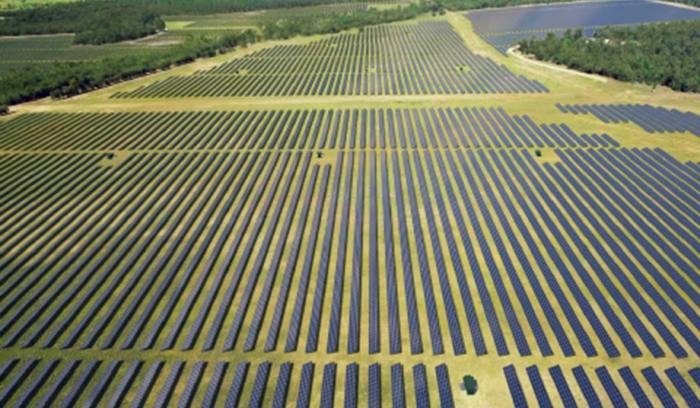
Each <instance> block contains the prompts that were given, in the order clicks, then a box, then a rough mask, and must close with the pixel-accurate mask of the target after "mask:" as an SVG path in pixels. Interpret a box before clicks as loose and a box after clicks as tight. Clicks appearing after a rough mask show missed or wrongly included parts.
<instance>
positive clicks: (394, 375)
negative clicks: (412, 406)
mask: <svg viewBox="0 0 700 408" xmlns="http://www.w3.org/2000/svg"><path fill="white" fill-rule="evenodd" d="M391 401H392V404H391V406H392V407H393V408H403V407H405V406H406V395H405V388H404V380H403V365H402V364H394V365H392V366H391Z"/></svg>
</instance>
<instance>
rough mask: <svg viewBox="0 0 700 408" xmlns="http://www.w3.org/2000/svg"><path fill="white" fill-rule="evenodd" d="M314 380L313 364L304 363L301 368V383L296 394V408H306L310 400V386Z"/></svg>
mask: <svg viewBox="0 0 700 408" xmlns="http://www.w3.org/2000/svg"><path fill="white" fill-rule="evenodd" d="M313 380H314V363H306V364H304V365H303V366H302V368H301V382H300V383H299V391H298V392H297V408H306V407H308V406H309V402H310V400H311V384H312V383H313Z"/></svg>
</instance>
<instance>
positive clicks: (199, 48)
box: [0, 30, 257, 110]
mask: <svg viewBox="0 0 700 408" xmlns="http://www.w3.org/2000/svg"><path fill="white" fill-rule="evenodd" d="M256 39H257V34H255V32H253V31H252V30H247V31H244V32H241V33H231V34H225V35H213V36H201V35H200V36H190V37H188V38H187V39H186V40H185V41H184V42H183V43H182V44H180V45H178V46H173V47H172V48H170V49H169V50H168V51H167V52H163V53H151V54H140V53H139V54H134V55H129V56H124V57H109V58H104V59H101V60H95V61H81V62H64V63H55V64H51V65H48V66H38V67H30V68H27V69H22V70H11V71H9V72H8V73H6V74H3V75H2V77H0V110H1V108H2V106H7V105H12V104H17V103H22V102H27V101H31V100H34V99H39V98H44V97H47V96H51V97H53V98H64V97H68V96H73V95H78V94H81V93H83V92H88V91H91V90H94V89H97V88H101V87H105V86H108V85H111V84H114V83H117V82H121V81H124V80H127V79H131V78H134V77H137V76H141V75H145V74H148V73H152V72H155V71H159V70H164V69H168V68H171V67H173V66H176V65H180V64H185V63H188V62H191V61H193V60H195V59H196V58H200V57H212V56H215V55H217V54H219V53H223V52H226V51H228V50H230V49H232V48H234V47H236V46H241V45H246V44H248V43H251V42H254V41H256Z"/></svg>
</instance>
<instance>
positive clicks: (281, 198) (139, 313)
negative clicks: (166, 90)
mask: <svg viewBox="0 0 700 408" xmlns="http://www.w3.org/2000/svg"><path fill="white" fill-rule="evenodd" d="M557 153H558V154H559V156H560V159H561V162H560V163H558V164H555V165H551V164H545V165H544V166H543V165H541V164H539V163H537V162H535V159H534V158H533V157H532V156H530V155H529V154H528V153H526V152H524V151H523V152H517V151H505V150H490V151H477V152H474V151H467V152H466V153H463V152H461V151H457V152H456V153H455V152H452V151H449V150H448V151H445V152H419V151H414V152H406V151H404V152H402V153H398V152H392V153H391V154H388V153H386V152H384V153H382V154H379V155H378V154H377V153H368V152H361V153H354V152H350V153H349V154H340V155H339V156H337V159H336V160H337V161H336V163H335V164H334V166H335V170H334V172H333V177H331V167H329V166H327V165H326V166H323V167H320V166H316V165H314V166H311V165H310V160H311V155H310V154H308V153H307V154H302V153H290V152H286V153H259V152H255V153H240V154H238V153H236V154H230V153H226V154H145V155H134V156H132V157H131V158H129V159H127V160H126V161H125V162H124V164H122V165H121V166H120V167H118V168H117V169H109V170H108V169H106V168H102V167H94V163H95V155H79V156H75V157H73V156H71V155H67V156H61V159H56V158H54V157H52V156H37V157H42V158H46V159H47V160H46V161H44V160H39V161H34V160H33V159H27V160H23V159H20V158H7V161H3V162H1V163H3V164H12V166H9V167H6V169H7V171H6V172H5V173H4V174H6V175H7V177H8V178H7V179H3V180H2V184H0V191H2V192H4V193H6V194H3V195H2V199H1V201H0V206H2V207H1V208H2V209H3V216H2V219H1V220H0V248H1V249H2V250H3V251H4V252H3V253H7V254H8V255H7V256H4V257H3V259H1V260H0V269H2V270H3V273H2V274H0V284H1V286H0V295H2V300H1V301H0V315H2V317H3V320H2V323H1V324H0V329H1V330H2V333H3V344H4V345H5V346H6V347H9V346H18V345H20V346H24V347H30V346H34V345H35V344H41V345H42V347H52V346H53V345H55V344H57V342H58V343H62V344H63V345H64V346H65V347H73V346H75V345H76V344H79V343H80V344H82V346H83V347H92V346H93V345H94V344H96V343H97V342H98V341H99V342H101V346H102V347H104V348H111V347H114V346H116V344H117V343H118V341H121V347H123V348H133V347H135V346H136V344H137V343H140V346H141V347H144V348H153V347H156V345H157V344H158V345H159V346H160V347H162V348H164V349H169V348H173V347H178V342H180V343H179V347H181V348H182V349H185V350H187V349H191V348H193V347H195V345H196V344H197V342H198V340H199V338H200V336H203V338H202V339H201V340H202V344H201V347H202V348H203V349H204V350H210V349H213V348H218V347H222V348H223V349H224V350H231V349H237V348H238V347H242V348H243V350H245V351H250V350H254V349H256V347H257V346H256V345H257V340H258V336H259V334H260V331H261V329H262V328H263V327H267V329H268V331H267V335H266V339H265V345H264V350H265V351H273V350H276V349H277V342H278V337H279V335H280V333H284V334H285V335H286V342H285V346H284V350H285V351H287V352H291V351H295V350H296V349H297V346H298V343H299V337H300V335H301V334H302V332H303V331H305V330H306V331H307V333H308V335H307V336H306V345H305V349H306V351H307V352H315V351H317V348H318V346H319V344H318V343H319V333H320V328H321V325H322V324H323V321H324V319H326V318H327V319H328V320H327V321H328V338H327V345H326V350H327V351H328V352H338V351H339V348H340V340H341V335H342V334H344V335H347V347H348V348H347V350H348V351H349V352H353V353H354V352H359V351H361V350H362V349H363V346H362V344H363V343H362V342H361V338H362V334H364V333H363V330H362V328H363V327H367V328H368V329H367V334H368V336H367V343H366V344H367V347H368V351H369V352H370V353H376V352H381V351H382V334H383V333H388V343H387V344H388V347H387V349H388V351H390V352H391V353H399V352H401V351H402V346H403V339H402V337H403V336H402V330H401V321H402V318H401V312H402V309H403V307H402V306H403V304H401V303H400V301H399V299H401V298H403V299H405V302H406V303H405V312H404V313H405V316H406V320H408V337H407V338H408V339H409V340H410V350H411V352H412V353H421V352H423V339H422V332H421V327H420V326H421V324H425V325H426V327H427V329H428V333H429V334H430V341H431V346H432V352H433V353H435V354H441V353H444V352H446V349H447V347H446V346H445V344H443V341H444V340H448V341H450V342H451V351H452V352H453V353H455V354H463V353H466V352H467V350H468V349H471V347H472V346H473V350H474V351H475V352H476V354H485V353H487V351H488V345H490V344H491V342H492V341H493V344H494V345H495V349H496V350H497V352H498V353H499V354H500V355H504V354H508V353H509V347H508V343H509V339H507V338H506V335H508V338H510V336H512V342H513V344H515V346H516V347H517V350H518V353H519V354H521V355H529V354H532V353H533V350H532V349H531V347H532V346H533V345H536V346H537V348H538V349H539V353H541V354H542V355H554V354H558V353H559V352H561V353H562V354H563V355H565V356H571V355H575V354H576V353H577V350H582V351H583V352H584V353H585V354H586V355H588V356H593V355H597V354H598V352H599V351H598V347H597V345H596V344H601V345H602V346H603V348H604V349H605V352H606V353H607V354H608V355H610V356H619V355H620V354H621V353H620V350H619V349H618V347H619V346H620V345H622V346H623V347H624V348H625V349H626V350H627V352H628V353H629V354H630V355H631V356H640V355H642V354H643V352H642V350H641V349H640V347H639V345H638V341H640V340H641V341H642V342H643V343H644V345H645V346H646V348H647V350H648V351H649V352H650V353H651V354H652V355H653V356H656V357H660V356H663V355H665V354H666V353H667V350H670V351H671V353H672V354H674V355H676V356H678V357H684V356H688V355H689V353H688V351H689V350H691V351H692V352H693V353H694V354H696V355H697V354H698V353H699V352H700V344H699V341H698V338H697V333H696V330H695V327H697V326H698V322H699V319H698V314H697V311H696V308H697V304H698V301H699V299H698V295H697V291H696V288H695V282H696V280H697V279H698V278H699V277H698V273H697V269H696V268H694V265H697V264H698V263H700V259H698V252H697V250H698V248H699V247H700V242H698V239H697V237H698V236H700V228H698V225H699V223H698V222H697V221H698V216H697V214H698V210H699V207H700V205H699V204H698V202H700V200H699V193H698V191H700V189H698V188H697V187H698V184H700V183H698V181H697V180H698V179H697V174H695V173H694V170H692V169H691V168H689V167H688V166H685V165H682V164H680V163H677V162H673V161H672V160H670V159H669V158H668V157H667V156H665V155H664V154H663V153H662V152H661V151H657V152H654V151H648V150H647V151H637V150H612V151H607V150H586V151H584V150H571V151H569V150H566V151H558V152H557ZM37 167H38V169H37ZM27 169H34V170H32V171H31V172H27ZM76 169H78V170H80V169H82V170H80V171H79V172H78V173H75V170H76ZM545 171H546V173H545ZM533 172H534V173H537V176H535V175H534V174H533ZM66 174H74V175H75V174H79V175H80V177H62V176H61V175H66ZM15 175H23V176H21V177H15ZM550 179H551V180H550ZM404 184H405V185H404ZM530 186H532V187H530ZM545 187H546V188H547V190H551V191H549V192H547V191H546V190H545ZM533 188H534V190H533ZM14 191H17V192H19V193H18V194H14V193H12V192H14ZM57 191H60V192H62V193H61V194H57ZM190 192H192V194H190ZM194 193H196V194H194ZM84 194H85V195H84ZM92 196H95V197H97V198H96V200H89V199H86V197H92ZM380 196H381V199H380ZM525 198H527V199H525ZM161 199H163V200H161ZM553 199H555V200H557V202H560V203H561V204H560V205H557V204H555V202H554V200H553ZM380 201H381V202H382V205H381V207H380V204H379V202H380ZM26 203H31V204H30V205H25V204H26ZM338 203H342V208H338V207H339V205H338ZM465 203H471V205H466V204H465ZM387 208H388V209H389V211H383V210H384V209H387ZM93 209H97V210H96V211H93ZM394 209H395V213H394ZM353 210H354V217H352V218H351V217H350V214H351V211H353ZM380 211H382V212H380ZM409 214H411V215H409ZM413 214H420V217H415V216H412V215H413ZM579 214H581V215H583V216H584V217H585V219H586V220H587V221H586V222H583V219H582V218H581V215H579ZM522 215H525V218H523V216H522ZM98 220H99V221H98ZM294 220H297V223H296V224H294ZM380 220H381V221H380ZM101 222H105V223H104V224H102V223H101ZM335 222H338V223H339V225H340V226H339V230H338V233H337V234H336V232H335ZM351 223H352V224H351ZM380 223H381V225H382V227H383V231H392V230H393V229H394V226H396V227H397V230H398V231H399V233H400V236H399V238H398V242H393V232H392V233H390V234H380V228H379V224H380ZM453 223H454V224H453ZM114 225H116V226H118V227H117V228H115V227H114ZM351 225H352V232H351ZM445 225H450V226H452V225H455V226H456V228H445V227H444V226H445ZM207 226H210V227H207ZM211 226H213V227H211ZM293 226H294V227H293ZM426 227H427V230H426V229H425V228H426ZM562 230H563V232H562ZM408 231H410V232H408ZM321 233H323V235H322V236H319V234H321ZM550 234H551V236H552V238H550ZM518 235H521V236H522V238H523V239H522V240H519V239H517V238H516V237H517V236H518ZM567 235H568V237H567ZM336 240H337V241H336ZM443 242H444V243H445V244H446V246H444V244H443ZM569 242H571V243H572V244H573V245H572V244H570V243H569ZM351 243H352V248H349V246H350V244H351ZM555 243H556V245H555ZM412 245H413V246H415V250H412V248H411V246H412ZM525 247H527V249H526V248H525ZM334 248H335V258H332V255H333V254H332V252H333V249H334ZM380 248H383V249H384V254H385V256H381V254H380ZM394 248H400V251H399V252H400V253H401V257H400V258H399V259H394V252H393V251H394ZM445 250H446V251H447V252H445ZM74 251H77V252H74ZM302 251H303V252H302ZM460 251H464V254H465V255H466V256H463V255H462V254H461V253H460ZM526 251H529V252H530V253H531V254H532V258H530V257H528V256H526V255H525V252H526ZM85 254H87V255H89V256H86V257H83V256H81V255H85ZM207 254H209V255H210V257H205V255H207ZM367 254H371V256H369V257H367ZM316 258H318V259H320V264H319V265H320V266H322V268H320V269H319V268H318V267H317V266H316V265H315V262H314V259H316ZM331 259H335V262H336V263H335V264H334V265H331ZM392 259H393V260H392ZM480 259H483V262H482V261H481V260H480ZM429 260H432V261H429ZM565 261H568V262H565ZM467 262H468V265H466V263H467ZM533 262H534V263H535V265H533V264H532V263H533ZM550 263H551V265H550ZM500 264H502V265H504V266H505V267H504V268H501V267H500V266H499V265H500ZM266 265H267V266H266ZM433 265H434V266H433ZM331 267H334V271H333V272H332V271H331ZM554 267H556V269H554ZM572 267H573V270H571V268H572ZM452 268H453V269H452ZM414 270H415V271H416V275H415V276H417V277H419V279H420V284H418V285H417V284H416V283H415V282H414V275H413V271H414ZM519 270H521V271H522V273H519V272H517V271H519ZM380 271H384V272H385V274H384V276H383V277H382V276H381V275H380ZM402 271H411V272H412V273H401V274H400V275H399V273H400V272H402ZM452 271H454V272H452ZM555 271H556V272H555ZM331 273H332V274H333V275H332V276H330V275H329V274H331ZM593 274H594V275H593ZM397 276H401V277H402V278H403V288H399V285H398V284H397ZM576 276H578V279H580V282H579V281H577V278H576ZM594 276H596V277H594ZM365 277H368V278H369V285H363V283H362V280H363V279H365ZM329 278H330V279H329ZM435 279H437V282H436V281H435ZM329 280H331V281H332V282H333V284H332V288H331V287H329V285H328V281H329ZM56 282H61V283H60V284H56ZM311 282H313V283H314V284H313V285H312V283H311ZM471 282H474V284H475V285H476V288H475V289H473V288H470V287H469V286H470V285H471V284H472V283H471ZM581 284H583V285H585V286H586V290H588V291H590V292H591V293H592V294H593V296H592V297H587V296H585V295H584V294H583V291H582V289H581V288H580V285H581ZM435 285H437V286H438V287H437V288H436V287H435ZM489 285H492V286H493V288H494V289H490V288H489ZM327 287H328V289H327ZM346 287H348V288H349V291H348V290H346V289H345V288H346ZM363 287H364V288H367V289H363ZM310 288H314V289H313V291H312V293H311V294H310V293H309V290H310ZM399 290H402V291H403V296H401V297H400V296H398V294H397V293H395V292H398V291H399ZM436 290H437V291H439V294H436V293H435V291H436ZM327 291H328V296H329V298H328V299H327V298H326V292H327ZM604 291H605V292H608V293H610V295H611V296H605V295H603V292H604ZM531 293H532V294H531ZM550 293H553V294H555V295H556V296H554V297H552V296H551V295H549V294H550ZM569 293H570V295H569ZM533 294H534V296H533ZM310 295H311V296H312V298H311V299H308V298H309V296H310ZM346 296H349V299H344V297H346ZM437 296H440V297H441V299H442V300H443V302H441V303H438V301H437ZM421 298H422V299H421ZM307 299H308V301H307ZM423 299H424V300H423ZM272 300H275V302H274V305H272V304H271V303H272V302H271V301H272ZM383 300H384V301H385V302H386V303H385V302H384V301H383ZM574 300H575V302H574ZM365 301H368V304H369V310H368V311H364V310H362V309H361V306H362V305H364V304H365V303H364V302H365ZM422 301H424V302H425V306H426V307H425V309H424V311H421V312H419V310H420V309H419V308H418V307H417V305H418V303H419V302H422ZM343 305H349V309H348V310H347V312H343V307H344V306H343ZM288 308H289V309H288ZM384 308H385V309H384ZM596 308H598V309H599V310H600V311H599V312H596V311H595V309H596ZM618 308H619V310H620V312H616V311H615V310H616V309H618ZM326 309H329V312H328V313H327V314H326V315H325V316H324V313H326V312H325V310H326ZM382 309H383V310H386V314H384V313H382ZM577 309H579V310H580V312H577ZM286 310H290V311H291V312H292V313H291V314H290V315H289V317H288V318H285V315H286V313H285V312H286ZM501 310H503V312H502V313H501V312H500V311H501ZM214 311H215V313H213V312H214ZM640 312H641V313H640ZM421 313H424V315H422V314H421ZM599 313H603V314H604V315H605V317H606V318H607V321H608V323H609V326H607V327H610V328H612V329H613V330H614V331H615V332H616V333H617V335H618V340H619V342H616V341H615V340H614V339H613V338H612V337H611V336H610V333H609V332H608V330H609V329H607V328H606V324H605V320H604V319H601V316H599ZM305 316H307V317H309V318H310V320H309V322H310V323H306V319H305ZM385 316H386V317H385ZM442 316H444V317H442ZM561 316H566V321H562V320H561V319H562V318H561ZM384 319H387V320H384ZM503 319H505V320H506V324H507V328H508V329H507V330H505V331H504V329H503V327H502V325H501V324H502V323H503V322H502V320H503ZM484 320H485V321H486V324H488V326H489V332H490V335H489V334H488V333H484V332H483V330H484V328H483V327H482V324H483V321H484ZM422 322H423V323H422ZM345 323H347V325H348V326H347V327H348V330H347V331H346V332H342V331H341V327H342V326H343V324H345ZM383 323H385V324H383ZM523 323H525V324H523ZM567 324H568V325H571V327H572V328H574V330H567V329H565V325H567ZM445 325H447V329H448V330H449V336H447V337H444V338H443V327H444V326H445ZM307 326H308V328H307ZM185 327H187V328H188V331H187V332H186V333H182V331H183V329H184V328H185ZM628 327H631V328H633V329H634V331H633V332H630V331H629V329H628ZM467 328H468V330H467ZM244 329H247V330H248V331H247V333H245V330H244ZM591 330H592V331H593V332H594V333H595V336H593V337H592V336H591V334H592V333H591V332H590V331H591ZM222 332H223V333H222ZM166 333H167V334H166ZM526 333H532V336H529V335H527V334H526ZM550 333H551V334H550ZM241 336H244V337H245V340H244V341H243V342H240V341H239V337H241ZM574 336H575V337H576V339H577V340H578V341H576V342H572V337H574ZM593 338H595V339H597V340H593ZM533 340H534V343H533ZM552 340H556V343H557V344H554V343H552ZM598 342H600V343H598ZM557 346H558V347H557Z"/></svg>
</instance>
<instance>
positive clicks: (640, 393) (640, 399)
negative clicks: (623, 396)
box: [619, 367, 653, 408]
mask: <svg viewBox="0 0 700 408" xmlns="http://www.w3.org/2000/svg"><path fill="white" fill-rule="evenodd" d="M619 373H620V376H621V377H622V380H623V381H624V382H625V384H626V385H627V388H628V389H629V390H630V393H631V394H632V398H634V401H635V402H636V403H637V405H638V406H639V407H640V408H652V407H653V405H652V403H651V401H649V398H648V397H647V394H646V393H645V392H644V389H643V388H642V386H641V385H639V381H637V378H635V376H634V373H632V370H630V369H629V367H624V368H621V369H620V370H619Z"/></svg>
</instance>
